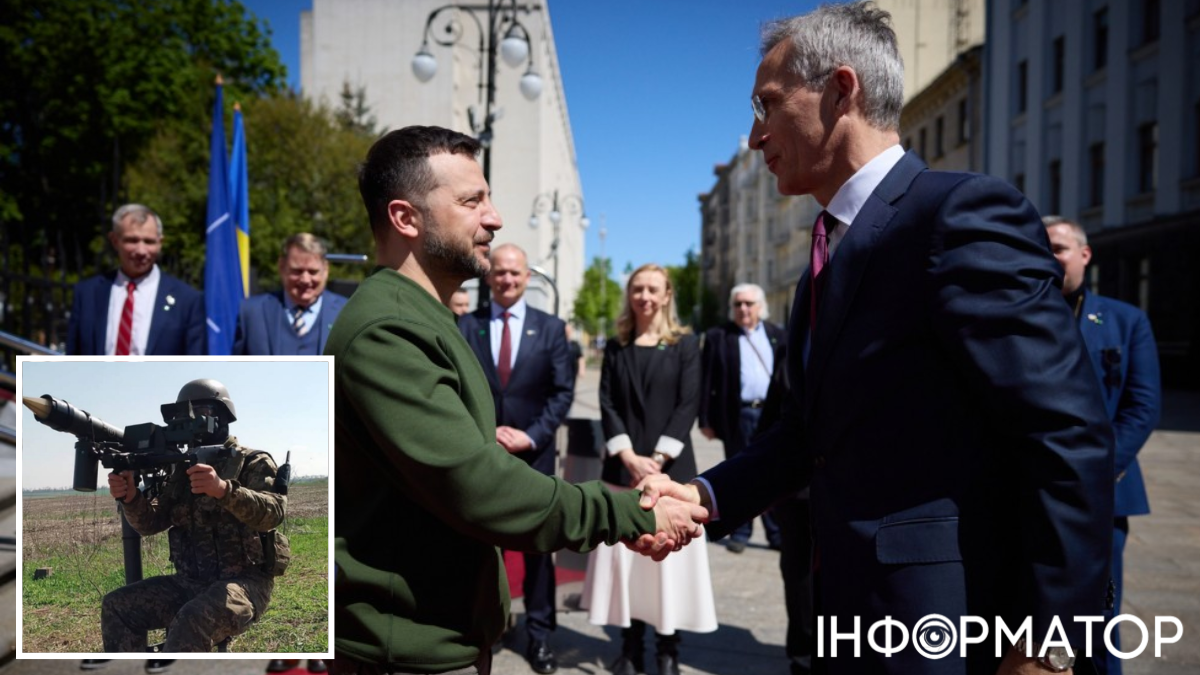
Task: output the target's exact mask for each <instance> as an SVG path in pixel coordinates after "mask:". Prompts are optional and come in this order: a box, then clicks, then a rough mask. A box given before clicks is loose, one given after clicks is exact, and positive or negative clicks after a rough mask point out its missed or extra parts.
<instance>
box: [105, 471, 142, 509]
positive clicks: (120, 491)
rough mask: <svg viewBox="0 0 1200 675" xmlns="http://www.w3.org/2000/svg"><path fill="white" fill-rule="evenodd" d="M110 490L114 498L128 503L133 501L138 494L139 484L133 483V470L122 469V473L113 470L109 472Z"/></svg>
mask: <svg viewBox="0 0 1200 675" xmlns="http://www.w3.org/2000/svg"><path fill="white" fill-rule="evenodd" d="M108 492H109V494H111V495H112V496H113V499H116V500H118V501H121V502H124V503H126V504H128V503H130V502H132V501H133V499H134V497H136V496H137V486H136V485H134V484H133V472H132V471H122V472H121V473H117V472H115V471H114V472H112V473H110V474H108Z"/></svg>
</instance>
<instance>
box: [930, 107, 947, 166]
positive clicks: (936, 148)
mask: <svg viewBox="0 0 1200 675" xmlns="http://www.w3.org/2000/svg"><path fill="white" fill-rule="evenodd" d="M945 139H946V118H945V117H942V116H941V115H939V116H938V118H937V121H936V122H934V123H933V152H934V156H935V157H941V156H942V155H945V154H946V141H945Z"/></svg>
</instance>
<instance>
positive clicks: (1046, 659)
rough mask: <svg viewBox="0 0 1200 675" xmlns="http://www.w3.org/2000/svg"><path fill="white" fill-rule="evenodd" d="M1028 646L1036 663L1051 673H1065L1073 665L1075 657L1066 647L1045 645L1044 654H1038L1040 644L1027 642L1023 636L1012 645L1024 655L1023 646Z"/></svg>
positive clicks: (1040, 647)
mask: <svg viewBox="0 0 1200 675" xmlns="http://www.w3.org/2000/svg"><path fill="white" fill-rule="evenodd" d="M1027 646H1028V647H1029V652H1028V653H1029V654H1030V655H1032V656H1033V658H1034V659H1036V660H1037V662H1038V665H1040V666H1041V667H1043V668H1045V669H1046V670H1049V671H1050V672H1052V673H1065V672H1067V671H1068V670H1070V669H1071V668H1074V667H1075V657H1074V656H1072V655H1071V654H1070V653H1068V652H1067V648H1066V647H1058V646H1055V647H1047V648H1046V655H1045V656H1038V654H1040V653H1041V652H1042V646H1041V645H1040V644H1038V643H1036V642H1029V641H1027V640H1026V639H1025V638H1021V639H1020V640H1017V644H1015V645H1013V647H1014V648H1015V649H1016V650H1017V651H1018V652H1021V655H1022V656H1024V655H1025V653H1026V650H1025V648H1026V647H1027Z"/></svg>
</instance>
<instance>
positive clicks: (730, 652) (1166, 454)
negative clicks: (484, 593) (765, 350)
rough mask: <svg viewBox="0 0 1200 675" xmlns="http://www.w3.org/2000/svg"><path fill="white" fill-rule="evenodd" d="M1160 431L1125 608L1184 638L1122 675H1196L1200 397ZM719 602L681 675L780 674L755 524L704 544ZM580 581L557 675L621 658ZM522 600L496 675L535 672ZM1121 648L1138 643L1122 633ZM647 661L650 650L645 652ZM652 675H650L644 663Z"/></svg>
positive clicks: (775, 617)
mask: <svg viewBox="0 0 1200 675" xmlns="http://www.w3.org/2000/svg"><path fill="white" fill-rule="evenodd" d="M599 377H600V376H599V372H598V371H597V370H594V369H589V370H588V371H587V374H586V375H585V376H584V377H583V378H582V379H581V380H580V381H579V384H578V386H577V388H576V393H575V399H576V400H575V405H574V407H573V408H572V409H571V417H583V418H599V416H600V411H599V407H598V404H597V398H596V394H597V390H598V388H599ZM1165 407H1166V409H1165V410H1164V415H1163V424H1162V425H1160V427H1161V430H1160V431H1156V432H1155V433H1154V435H1153V436H1151V438H1150V441H1149V443H1148V444H1147V445H1146V447H1145V448H1143V449H1142V452H1141V455H1140V457H1141V465H1142V470H1143V472H1144V474H1145V478H1146V481H1147V488H1148V490H1149V491H1150V501H1151V508H1152V509H1153V510H1154V513H1153V515H1150V516H1143V517H1139V518H1134V519H1131V520H1132V524H1131V526H1130V537H1129V544H1128V550H1127V551H1126V554H1125V567H1126V572H1125V607H1124V611H1125V612H1127V613H1130V614H1134V615H1136V616H1138V617H1139V618H1141V619H1142V620H1143V621H1145V622H1146V623H1147V625H1148V626H1149V627H1150V628H1151V630H1153V627H1154V617H1155V616H1162V615H1171V616H1176V617H1178V618H1179V619H1180V621H1182V622H1183V626H1184V637H1183V639H1182V640H1181V641H1180V642H1179V643H1177V644H1173V645H1166V646H1165V647H1164V648H1163V658H1159V659H1156V658H1154V656H1153V649H1154V646H1153V642H1151V643H1150V644H1149V646H1148V647H1147V651H1146V652H1144V653H1143V654H1142V655H1141V656H1140V657H1138V658H1136V659H1133V660H1131V661H1126V662H1125V673H1126V675H1183V674H1185V673H1188V674H1192V673H1196V672H1200V640H1197V639H1196V637H1195V631H1200V496H1198V495H1197V493H1198V492H1200V394H1196V393H1190V392H1179V393H1176V392H1168V394H1167V401H1166V406H1165ZM692 442H693V445H694V446H695V450H696V460H697V463H698V465H699V467H700V470H701V471H703V470H705V469H707V468H708V467H710V466H712V465H713V464H716V463H717V462H719V461H720V460H721V459H722V458H723V456H724V455H723V451H722V448H721V444H720V443H719V442H713V441H708V440H706V439H705V438H704V437H703V436H702V435H700V433H699V432H698V431H696V430H693V432H692ZM707 546H708V547H709V564H710V566H711V569H712V581H713V592H714V594H715V596H716V603H717V618H718V620H719V621H720V628H719V629H718V630H717V632H716V633H709V634H697V633H683V644H682V645H681V649H680V654H681V658H680V661H681V664H682V667H681V670H682V672H683V673H684V674H685V675H768V674H769V675H786V673H787V672H788V669H787V661H786V659H785V658H784V650H783V643H784V631H785V629H786V627H787V614H786V613H785V611H784V608H783V583H782V581H781V579H780V575H779V555H778V554H777V553H776V552H775V551H772V550H770V549H768V548H767V547H766V540H765V539H764V538H763V534H762V527H761V524H756V525H755V531H754V538H753V539H752V540H751V546H750V548H748V549H747V550H746V552H745V553H742V554H741V555H736V554H732V553H729V552H728V551H726V550H725V547H724V546H722V545H719V544H711V543H710V544H707ZM582 586H583V584H582V582H576V583H571V584H565V585H563V586H561V587H560V588H559V613H558V630H557V631H556V632H555V634H554V637H553V643H552V644H553V646H554V649H555V652H556V654H557V656H558V662H559V670H558V672H559V673H562V674H563V675H577V674H588V675H593V674H599V673H607V672H608V666H609V665H610V664H611V663H612V661H613V660H614V659H615V658H616V656H617V654H618V652H619V650H620V634H619V629H617V628H614V627H611V626H604V627H602V626H593V625H591V624H589V623H588V621H587V615H586V614H585V613H584V612H581V611H579V610H577V609H572V607H574V606H575V598H573V597H572V596H577V595H578V594H579V593H580V591H581V590H582ZM522 612H523V609H522V605H521V601H520V600H519V599H518V600H514V601H513V614H514V616H515V617H516V619H517V627H516V629H515V630H514V631H512V632H511V633H510V638H509V640H508V641H506V643H505V644H504V645H503V648H501V649H500V650H499V651H498V652H497V653H496V655H495V661H494V665H493V673H494V675H526V674H527V673H532V672H533V671H532V670H530V668H529V665H528V664H527V663H526V662H525V659H524V650H525V634H524V629H523V627H522V626H521V624H520V620H521V617H520V614H521V613H522ZM1124 636H1125V642H1124V643H1123V644H1124V648H1125V649H1131V647H1132V646H1133V645H1135V644H1136V640H1137V635H1136V634H1135V633H1131V632H1130V631H1129V630H1126V631H1125V632H1124ZM648 651H649V653H650V654H651V655H652V654H653V648H652V647H650V648H648ZM647 666H648V667H649V672H650V673H654V672H655V669H654V666H653V665H651V663H647Z"/></svg>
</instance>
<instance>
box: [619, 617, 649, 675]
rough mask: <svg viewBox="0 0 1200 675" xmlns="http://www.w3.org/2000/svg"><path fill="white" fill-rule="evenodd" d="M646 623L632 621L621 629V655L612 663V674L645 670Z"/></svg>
mask: <svg viewBox="0 0 1200 675" xmlns="http://www.w3.org/2000/svg"><path fill="white" fill-rule="evenodd" d="M645 635H646V624H644V623H642V622H641V621H633V622H632V623H631V625H630V626H629V628H622V629H621V656H620V657H618V658H617V660H616V661H615V662H613V664H612V675H637V674H638V673H644V672H646V655H645V650H646V645H645Z"/></svg>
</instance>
